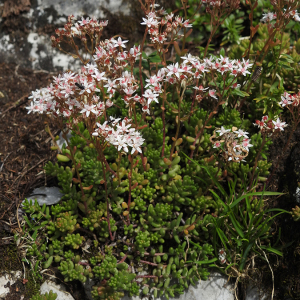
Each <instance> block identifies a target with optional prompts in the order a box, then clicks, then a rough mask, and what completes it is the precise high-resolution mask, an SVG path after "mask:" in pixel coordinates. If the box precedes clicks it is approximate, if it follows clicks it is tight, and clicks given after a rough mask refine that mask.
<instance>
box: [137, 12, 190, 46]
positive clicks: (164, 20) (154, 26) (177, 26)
mask: <svg viewBox="0 0 300 300" xmlns="http://www.w3.org/2000/svg"><path fill="white" fill-rule="evenodd" d="M146 17H147V18H143V21H144V22H142V23H141V24H142V25H146V26H147V27H148V33H149V35H150V40H151V42H152V43H153V44H154V45H155V48H156V49H157V50H158V51H161V49H162V46H163V44H164V43H165V41H166V40H167V37H168V35H170V34H171V33H172V38H173V39H175V38H176V37H177V35H178V33H179V31H180V30H181V29H182V28H188V27H192V24H190V21H189V20H183V19H182V17H180V16H176V17H174V14H173V13H170V14H167V13H166V12H165V11H164V10H163V9H160V10H158V11H151V12H149V13H148V14H147V16H146ZM160 26H161V29H159V27H160Z"/></svg>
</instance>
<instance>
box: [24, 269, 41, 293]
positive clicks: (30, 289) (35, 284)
mask: <svg viewBox="0 0 300 300" xmlns="http://www.w3.org/2000/svg"><path fill="white" fill-rule="evenodd" d="M26 278H27V279H28V282H27V283H26V290H25V294H24V296H25V298H27V299H30V298H31V297H32V296H34V295H35V294H37V293H39V291H40V286H41V285H40V283H41V282H40V280H37V279H36V278H34V277H33V275H32V273H31V272H30V271H28V270H26Z"/></svg>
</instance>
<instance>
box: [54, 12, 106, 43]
mask: <svg viewBox="0 0 300 300" xmlns="http://www.w3.org/2000/svg"><path fill="white" fill-rule="evenodd" d="M74 20H75V17H74V16H73V15H71V16H69V17H68V23H67V24H65V26H64V28H62V29H56V30H55V33H56V35H57V36H58V37H57V38H56V37H55V36H51V40H52V46H53V47H57V46H58V47H59V45H60V43H61V42H62V41H65V39H67V40H70V39H71V40H73V37H76V38H79V39H81V40H82V41H83V42H84V43H86V42H87V38H86V35H88V36H93V37H94V39H95V40H96V41H99V40H100V37H101V34H102V31H103V28H104V27H106V26H107V24H108V21H97V20H96V19H94V18H91V19H90V18H86V19H84V18H83V17H82V18H81V20H80V21H77V22H76V23H75V24H74ZM73 42H74V40H73Z"/></svg>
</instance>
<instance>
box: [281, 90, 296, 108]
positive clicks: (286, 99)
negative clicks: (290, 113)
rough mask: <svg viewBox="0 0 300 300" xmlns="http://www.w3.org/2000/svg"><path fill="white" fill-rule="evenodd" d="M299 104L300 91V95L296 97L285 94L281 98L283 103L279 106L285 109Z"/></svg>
mask: <svg viewBox="0 0 300 300" xmlns="http://www.w3.org/2000/svg"><path fill="white" fill-rule="evenodd" d="M299 102H300V91H299V92H298V94H294V95H291V94H289V93H287V92H284V94H283V95H282V96H281V101H280V102H279V104H280V105H281V106H282V107H285V106H287V105H290V104H292V106H298V105H299Z"/></svg>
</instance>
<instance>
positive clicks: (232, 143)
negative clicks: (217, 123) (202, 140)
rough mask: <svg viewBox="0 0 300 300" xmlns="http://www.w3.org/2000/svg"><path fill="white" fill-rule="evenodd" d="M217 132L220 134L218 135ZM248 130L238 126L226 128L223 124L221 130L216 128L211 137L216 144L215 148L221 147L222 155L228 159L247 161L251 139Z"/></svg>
mask: <svg viewBox="0 0 300 300" xmlns="http://www.w3.org/2000/svg"><path fill="white" fill-rule="evenodd" d="M216 132H217V133H218V136H216ZM248 134H249V133H248V132H246V131H243V130H241V129H239V130H238V129H237V128H236V127H232V128H231V129H225V128H224V127H223V126H222V127H221V128H220V129H219V130H215V131H214V134H213V135H212V136H211V137H210V141H211V142H212V143H213V144H214V146H213V148H216V149H219V148H220V149H221V150H222V155H223V157H224V159H225V160H226V161H231V160H232V161H234V162H240V161H245V160H244V158H245V157H246V156H248V152H249V147H252V146H253V145H252V144H250V141H251V139H250V138H249V137H248Z"/></svg>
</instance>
